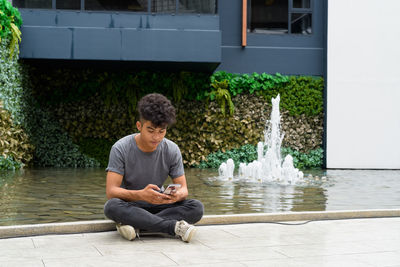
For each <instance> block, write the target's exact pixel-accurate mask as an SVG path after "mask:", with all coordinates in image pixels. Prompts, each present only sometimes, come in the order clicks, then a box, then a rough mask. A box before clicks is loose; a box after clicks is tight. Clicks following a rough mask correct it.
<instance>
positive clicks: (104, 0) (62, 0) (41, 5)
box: [12, 0, 217, 14]
mask: <svg viewBox="0 0 400 267" xmlns="http://www.w3.org/2000/svg"><path fill="white" fill-rule="evenodd" d="M12 4H13V5H14V6H15V7H18V8H31V9H62V10H92V11H96V10H97V11H105V10H108V11H128V12H148V13H174V14H179V13H193V14H216V13H217V0H13V1H12Z"/></svg>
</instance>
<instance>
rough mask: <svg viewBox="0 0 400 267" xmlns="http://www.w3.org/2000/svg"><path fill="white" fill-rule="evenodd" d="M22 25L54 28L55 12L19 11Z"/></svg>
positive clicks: (55, 22)
mask: <svg viewBox="0 0 400 267" xmlns="http://www.w3.org/2000/svg"><path fill="white" fill-rule="evenodd" d="M19 12H20V13H21V17H22V21H23V25H28V26H46V27H49V26H56V24H57V19H56V18H57V12H55V11H53V10H37V9H20V10H19Z"/></svg>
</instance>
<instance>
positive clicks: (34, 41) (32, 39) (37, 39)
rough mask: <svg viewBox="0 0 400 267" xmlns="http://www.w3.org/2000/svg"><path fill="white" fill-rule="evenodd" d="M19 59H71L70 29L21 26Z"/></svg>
mask: <svg viewBox="0 0 400 267" xmlns="http://www.w3.org/2000/svg"><path fill="white" fill-rule="evenodd" d="M21 32H22V39H23V41H22V42H21V48H20V57H21V58H49V59H50V58H53V59H62V58H70V57H71V47H72V46H71V44H72V29H70V28H54V27H35V26H22V27H21Z"/></svg>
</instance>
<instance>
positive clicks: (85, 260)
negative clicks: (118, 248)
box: [44, 252, 177, 267]
mask: <svg viewBox="0 0 400 267" xmlns="http://www.w3.org/2000/svg"><path fill="white" fill-rule="evenodd" d="M44 263H45V266H46V267H65V266H74V267H75V266H76V267H79V266H85V267H86V266H93V267H102V266H104V267H109V266H113V267H114V266H121V267H127V266H177V264H176V263H175V262H174V261H172V260H171V259H169V258H168V257H166V256H165V255H163V254H162V253H158V252H145V253H143V252H131V253H128V254H126V255H119V256H115V255H108V256H104V257H79V258H76V257H73V258H62V259H46V260H44Z"/></svg>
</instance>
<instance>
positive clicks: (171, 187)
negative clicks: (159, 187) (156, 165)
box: [163, 184, 181, 195]
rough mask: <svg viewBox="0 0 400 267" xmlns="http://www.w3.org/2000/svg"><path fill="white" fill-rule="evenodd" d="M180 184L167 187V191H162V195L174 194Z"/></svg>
mask: <svg viewBox="0 0 400 267" xmlns="http://www.w3.org/2000/svg"><path fill="white" fill-rule="evenodd" d="M180 187H181V185H180V184H170V185H168V187H167V189H165V190H164V192H163V193H164V194H167V195H171V193H173V192H176V190H177V189H178V188H180Z"/></svg>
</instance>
